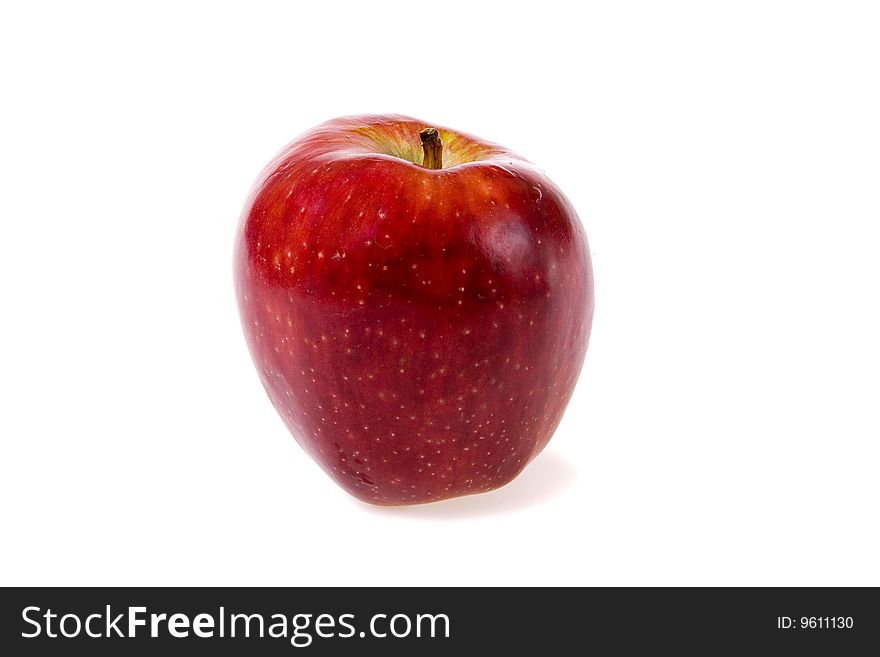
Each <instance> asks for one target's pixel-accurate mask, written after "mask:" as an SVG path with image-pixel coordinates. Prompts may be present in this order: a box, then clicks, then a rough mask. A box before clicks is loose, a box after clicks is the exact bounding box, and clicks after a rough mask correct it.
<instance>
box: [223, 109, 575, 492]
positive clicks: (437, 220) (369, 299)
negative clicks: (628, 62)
mask: <svg viewBox="0 0 880 657" xmlns="http://www.w3.org/2000/svg"><path fill="white" fill-rule="evenodd" d="M428 125H431V124H427V123H425V122H422V121H417V120H415V119H411V118H407V117H403V116H396V115H382V116H350V117H343V118H339V119H335V120H332V121H329V122H327V123H324V124H322V125H320V126H318V127H317V128H315V129H313V130H311V131H309V132H307V133H305V134H304V135H302V136H301V137H299V138H298V139H297V140H295V141H294V142H292V143H291V144H289V145H288V146H287V147H286V148H285V149H284V150H283V151H282V152H281V153H280V154H279V155H278V156H277V157H276V158H275V159H274V160H273V161H272V162H271V163H270V164H269V165H268V167H267V168H266V169H265V170H264V171H263V173H262V175H261V176H260V177H259V179H258V180H257V182H256V183H255V185H254V187H253V189H252V190H251V193H250V195H249V198H248V200H247V202H246V204H245V208H244V211H243V213H242V217H241V221H240V224H239V228H238V232H237V235H236V248H235V283H236V294H237V297H238V304H239V309H240V313H241V318H242V325H243V328H244V333H245V336H246V340H247V343H248V346H249V348H250V351H251V355H252V357H253V360H254V363H255V365H256V367H257V369H258V371H259V376H260V378H261V380H262V383H263V386H264V387H265V389H266V391H267V392H268V394H269V397H270V399H271V401H272V403H273V404H274V406H275V408H276V409H277V411H278V412H279V413H280V415H281V417H282V418H283V420H284V422H285V423H286V425H287V427H288V429H289V430H290V431H291V433H292V434H293V436H294V437H295V438H296V440H297V441H298V442H299V444H300V445H301V446H302V447H303V448H304V449H305V450H306V452H308V453H309V454H310V455H311V456H312V458H313V459H314V460H315V461H316V462H317V463H318V464H319V465H320V466H321V467H322V468H323V469H324V470H325V471H326V472H327V473H328V474H329V475H330V476H331V477H332V478H333V479H334V480H335V481H336V482H337V483H338V484H339V485H340V486H341V487H342V488H344V489H345V490H346V491H348V492H349V493H351V494H352V495H354V496H355V497H356V498H358V499H360V500H363V501H365V502H369V503H372V504H380V505H401V504H418V503H424V502H432V501H436V500H441V499H445V498H451V497H456V496H460V495H468V494H473V493H480V492H484V491H489V490H492V489H495V488H498V487H499V486H502V485H504V484H506V483H508V482H509V481H511V480H512V479H513V478H514V477H516V475H517V474H519V473H520V472H521V471H522V469H523V468H524V467H525V466H526V464H527V463H529V461H531V460H532V459H533V458H534V457H535V456H536V455H537V454H538V453H540V451H541V450H542V449H543V448H544V446H545V445H546V444H547V442H548V441H549V440H550V438H551V436H552V435H553V432H554V430H555V429H556V426H557V425H558V423H559V421H560V419H561V417H562V414H563V411H564V410H565V407H566V405H567V403H568V401H569V399H570V397H571V394H572V391H573V389H574V386H575V383H576V381H577V378H578V374H579V373H580V370H581V366H582V364H583V360H584V356H585V354H586V350H587V344H588V342H589V336H590V328H591V324H592V317H593V274H592V268H591V263H590V256H589V248H588V246H587V240H586V235H585V233H584V230H583V228H582V226H581V224H580V221H579V219H578V217H577V214H576V213H575V211H574V209H573V208H572V206H571V204H570V203H569V202H568V200H567V199H566V198H565V196H563V194H562V192H561V191H560V190H559V189H558V188H557V187H556V186H555V185H554V184H553V183H552V182H550V180H548V179H547V178H546V177H545V176H544V174H543V173H542V172H540V171H539V170H538V169H537V168H535V167H534V166H533V165H532V164H530V163H529V162H528V161H526V160H524V159H522V158H521V157H519V156H517V155H515V154H513V153H511V152H509V151H507V150H505V149H504V148H502V147H500V146H497V145H495V144H491V143H488V142H484V141H481V140H479V139H476V138H475V137H472V136H469V135H466V134H464V133H460V132H456V131H452V130H449V129H446V128H441V127H439V126H434V127H437V128H438V129H439V131H440V136H441V141H442V142H443V164H444V168H442V169H429V168H425V167H423V166H421V164H419V163H420V162H421V143H420V139H419V131H420V129H422V128H424V127H426V126H428Z"/></svg>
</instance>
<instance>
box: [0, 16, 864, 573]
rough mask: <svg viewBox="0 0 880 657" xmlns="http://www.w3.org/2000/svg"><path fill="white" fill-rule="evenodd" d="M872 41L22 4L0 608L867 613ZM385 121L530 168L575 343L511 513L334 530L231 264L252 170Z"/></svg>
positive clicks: (8, 135)
mask: <svg viewBox="0 0 880 657" xmlns="http://www.w3.org/2000/svg"><path fill="white" fill-rule="evenodd" d="M878 34H880V14H878V9H877V5H876V4H873V3H868V2H865V3H855V2H825V3H818V2H766V1H764V2H735V3H734V2H730V3H718V2H715V3H705V2H668V3H655V2H643V3H634V2H605V3H574V2H558V3H554V2H546V1H545V2H540V3H533V2H532V3H515V2H504V3H488V2H461V3H459V2H442V3H439V2H438V3H436V4H433V5H428V4H421V5H420V3H417V2H396V3H389V2H359V3H350V4H347V5H343V6H340V5H339V4H338V3H331V2H323V3H322V2H318V3H296V2H287V3H279V4H268V3H262V2H247V3H244V2H242V3H238V4H237V6H228V5H219V4H216V3H205V4H197V3H177V2H174V3H149V4H143V5H141V7H140V8H135V7H134V6H133V5H130V4H128V3H106V4H96V3H65V4H62V3H58V4H54V5H49V4H44V3H27V4H25V3H21V5H20V6H19V7H18V8H13V7H10V6H9V5H8V4H7V5H4V9H3V10H2V14H0V66H2V83H0V84H2V88H0V93H2V97H3V101H2V104H0V116H2V121H0V167H2V168H0V181H2V182H0V221H2V228H0V280H2V311H0V312H2V323H0V332H2V340H0V405H2V410H0V435H2V455H0V470H2V473H0V474H2V476H0V505H2V507H0V521H2V540H0V551H2V555H0V556H2V558H0V583H2V584H7V585H8V584H44V585H47V584H95V585H98V584H116V585H136V584H141V585H159V584H181V585H196V584H203V585H206V584H211V585H221V584H230V585H239V584H252V585H275V584H278V585H281V584H285V585H297V584H311V585H337V584H387V585H394V584H405V585H429V584H450V585H451V584H476V585H484V584H511V585H513V584H587V585H593V584H596V585H598V584H604V585H636V584H638V585H655V584H672V585H685V584H696V585H708V584H726V585H740V584H743V585H745V584H760V585H807V584H813V585H830V584H836V585H859V584H873V585H878V584H880V560H878V559H877V555H878V554H880V531H878V508H877V507H878V499H880V481H878V466H880V462H878V461H880V447H878V439H880V419H878V401H880V375H878V372H880V350H878V346H877V344H878V336H880V314H878V306H880V302H878V298H880V294H878V284H880V262H878V256H877V252H878V238H880V231H878V226H880V85H878V80H880V39H878ZM356 112H399V113H404V114H409V115H413V116H415V117H418V118H420V119H423V120H426V121H430V122H436V123H439V124H445V125H448V126H451V127H453V128H457V129H460V130H464V131H467V132H471V133H474V134H476V135H479V136H481V137H483V138H486V139H489V140H493V141H497V142H500V143H502V144H505V145H507V146H508V147H510V148H512V149H514V150H516V151H518V152H520V153H521V154H523V155H525V156H526V157H528V158H529V159H531V160H532V161H534V162H535V163H537V164H538V165H539V166H541V167H542V168H544V169H545V171H546V172H547V174H548V175H549V176H550V177H551V178H552V179H553V180H554V181H555V182H556V183H557V184H559V185H560V186H561V187H562V189H563V190H565V191H566V193H567V194H568V195H569V197H570V199H571V200H572V202H573V204H574V205H575V207H576V208H577V209H578V211H579V213H580V216H581V219H582V221H583V223H584V225H585V227H586V229H587V232H588V234H589V236H590V240H591V247H592V251H593V257H594V266H595V270H596V285H597V288H596V309H597V310H596V317H595V326H594V334H593V341H592V344H591V347H590V352H589V354H588V356H587V362H586V366H585V369H584V373H583V375H582V377H581V381H580V383H579V386H578V388H577V391H576V393H575V396H574V399H573V401H572V404H571V406H570V408H569V411H568V412H567V414H566V416H565V418H564V420H563V423H562V425H561V426H560V428H559V430H558V432H557V434H556V436H555V437H554V439H553V441H552V442H551V444H550V446H549V447H548V449H547V451H546V452H545V453H544V454H543V455H542V456H541V457H540V458H539V459H538V460H537V461H535V462H534V463H533V464H532V465H531V466H530V467H529V468H528V469H527V470H526V472H525V473H524V474H523V475H522V476H521V477H520V478H519V479H517V480H516V481H515V482H514V483H512V484H510V485H509V486H508V487H507V488H505V489H503V490H501V491H498V492H495V493H492V494H486V495H483V496H478V497H472V498H465V499H459V500H454V501H451V502H447V503H441V504H436V505H430V506H426V507H419V508H400V509H376V508H370V507H367V506H365V505H363V504H361V503H359V502H356V501H355V500H354V499H352V498H349V497H348V496H347V495H346V494H345V493H344V492H342V491H341V490H340V489H338V488H337V487H336V486H335V485H334V484H333V483H332V482H331V481H330V479H328V478H327V477H326V476H325V475H324V474H323V473H322V472H321V471H319V469H318V468H317V467H316V466H315V465H314V464H313V463H312V462H311V461H310V460H309V459H308V458H307V457H306V456H305V454H304V453H303V452H302V451H301V450H300V448H299V447H298V446H297V445H296V443H295V442H294V440H293V439H292V438H291V437H290V436H289V435H288V433H287V431H286V429H285V428H284V426H283V425H282V423H281V421H280V419H279V418H278V417H277V416H276V414H275V412H274V410H273V409H272V407H271V405H270V403H269V402H268V400H267V399H266V397H265V394H264V392H263V390H262V388H261V386H260V384H259V381H258V379H257V376H256V372H255V370H254V368H253V366H252V364H251V362H250V357H249V355H248V352H247V350H246V347H245V343H244V339H243V337H242V335H241V331H240V328H239V323H238V317H237V310H236V307H235V304H234V298H233V293H232V276H231V249H232V243H233V234H234V229H235V226H236V223H237V221H238V214H239V210H240V208H241V206H242V203H243V201H244V198H245V195H246V193H247V191H248V189H249V187H250V185H251V183H252V181H253V180H254V178H255V177H256V175H257V173H258V172H259V170H260V169H261V168H262V166H263V165H264V164H265V163H266V162H267V161H268V160H269V159H270V157H272V156H273V155H274V153H275V152H276V151H277V150H278V149H280V148H281V147H282V146H283V145H284V144H285V143H287V142H288V141H289V140H291V139H292V138H294V137H295V136H296V135H297V134H299V133H300V132H302V131H304V130H306V129H308V128H310V127H311V126H313V125H315V124H317V123H319V122H321V121H324V120H326V119H329V118H332V117H334V116H338V115H342V114H347V113H356Z"/></svg>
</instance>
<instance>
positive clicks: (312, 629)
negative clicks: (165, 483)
mask: <svg viewBox="0 0 880 657" xmlns="http://www.w3.org/2000/svg"><path fill="white" fill-rule="evenodd" d="M0 614H2V615H0V624H2V636H0V654H4V655H55V654H58V655H60V654H70V652H71V651H72V650H73V651H76V653H77V654H79V653H80V652H82V653H83V654H89V655H121V654H132V653H134V654H162V655H163V656H164V655H192V654H203V653H204V654H236V655H240V654H247V655H263V654H271V655H283V654H298V653H303V654H311V655H347V654H352V655H355V654H367V655H370V654H382V655H459V654H461V655H469V654H477V651H481V652H480V654H483V651H485V650H491V654H494V655H499V654H500V655H503V654H505V653H506V652H509V653H510V654H512V655H532V654H534V655H563V654H581V653H587V652H589V651H590V650H592V649H600V648H601V649H602V650H606V651H607V650H612V651H614V654H619V653H623V654H626V653H629V652H630V651H633V650H636V649H639V650H644V649H646V648H647V649H651V650H652V652H654V651H661V650H662V651H663V652H666V651H668V650H672V651H674V652H675V653H678V654H681V653H682V652H685V653H695V654H696V653H700V654H712V653H715V652H716V651H718V650H725V651H727V650H730V649H736V650H743V651H746V650H747V651H749V652H748V654H769V653H770V652H771V651H786V652H785V653H782V654H789V652H790V653H791V654H794V653H795V651H796V652H797V654H846V655H849V654H856V653H857V652H862V651H864V650H865V649H868V648H871V647H872V646H873V649H876V648H877V647H878V646H880V596H878V594H877V590H876V589H868V588H863V589H842V588H824V589H815V588H795V589H772V588H771V589H754V588H737V589H717V588H715V589H712V588H695V589H694V588H691V589H685V588H675V589H656V588H654V589H583V588H567V589H552V588H508V589H461V588H441V589H424V588H421V589H417V588H411V589H410V588H403V589H401V588H394V589H392V588H378V589H376V588H373V589H369V588H332V589H329V588H301V589H298V588H271V589H257V588H201V589H168V588H129V589H126V588H22V589H15V588H11V589H3V590H2V607H0Z"/></svg>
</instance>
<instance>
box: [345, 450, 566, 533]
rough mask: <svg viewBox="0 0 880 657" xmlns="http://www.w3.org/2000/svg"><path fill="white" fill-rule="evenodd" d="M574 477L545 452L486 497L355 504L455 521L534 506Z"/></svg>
mask: <svg viewBox="0 0 880 657" xmlns="http://www.w3.org/2000/svg"><path fill="white" fill-rule="evenodd" d="M576 476H577V471H576V470H575V468H574V466H573V465H571V464H570V463H569V462H568V461H566V460H565V459H563V458H562V457H561V456H560V455H559V454H557V453H555V452H548V451H545V452H543V453H542V454H540V455H539V456H538V458H536V459H535V460H534V461H533V462H532V463H530V464H529V465H528V467H526V469H525V470H524V471H523V472H522V474H520V475H519V476H518V477H517V478H516V479H514V480H513V481H512V482H510V483H509V484H507V485H506V486H503V487H502V488H499V489H498V490H494V491H492V492H489V493H481V494H479V495H468V496H466V497H457V498H455V499H452V500H445V501H443V502H433V503H430V504H419V505H416V506H373V505H370V504H363V503H360V502H355V503H357V504H360V505H361V506H363V507H365V508H367V509H368V510H370V511H372V512H374V513H378V514H381V515H385V516H398V517H408V518H425V519H428V520H456V519H460V518H472V517H476V516H489V515H499V514H503V513H510V512H513V511H519V510H521V509H525V508H527V507H531V506H538V505H540V504H544V503H546V502H549V501H550V500H552V499H553V498H554V497H557V496H558V495H560V494H561V493H562V492H564V491H565V489H567V488H569V487H570V486H571V484H572V482H573V481H574V480H575V478H576Z"/></svg>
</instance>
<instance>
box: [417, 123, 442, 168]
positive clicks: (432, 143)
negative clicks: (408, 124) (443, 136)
mask: <svg viewBox="0 0 880 657" xmlns="http://www.w3.org/2000/svg"><path fill="white" fill-rule="evenodd" d="M419 137H420V138H421V140H422V150H423V151H424V152H425V158H424V159H423V160H422V166H423V167H425V168H426V169H442V168H443V142H442V141H440V133H439V132H438V131H437V128H425V129H424V130H422V131H421V132H419Z"/></svg>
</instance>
